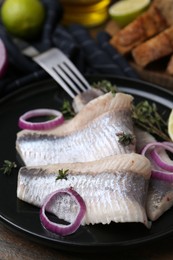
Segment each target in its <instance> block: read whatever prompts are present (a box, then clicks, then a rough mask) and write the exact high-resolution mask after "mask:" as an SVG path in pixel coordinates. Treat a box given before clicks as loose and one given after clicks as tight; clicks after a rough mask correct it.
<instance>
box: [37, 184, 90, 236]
mask: <svg viewBox="0 0 173 260" xmlns="http://www.w3.org/2000/svg"><path fill="white" fill-rule="evenodd" d="M65 193H66V194H69V195H70V196H71V197H72V198H73V199H74V200H75V202H76V204H77V205H78V206H79V211H78V213H77V215H76V218H75V220H74V222H73V223H70V224H69V225H63V224H57V223H55V222H52V221H50V220H49V219H48V217H47V216H46V213H45V212H46V210H47V208H49V206H50V205H51V204H52V203H53V202H54V200H55V198H56V196H58V195H60V194H65ZM85 212H86V205H85V202H84V200H83V199H82V197H81V196H80V195H79V194H78V193H77V192H76V191H75V190H73V189H72V188H67V189H60V190H57V191H55V192H52V193H51V194H50V195H49V196H48V197H47V198H46V200H45V202H44V204H43V206H42V207H41V210H40V220H41V222H42V224H43V226H44V227H45V228H46V229H47V230H49V231H51V232H53V233H56V234H59V235H62V236H66V235H70V234H72V233H74V232H75V231H76V230H77V229H78V228H79V226H80V224H81V221H82V219H83V217H84V215H85Z"/></svg>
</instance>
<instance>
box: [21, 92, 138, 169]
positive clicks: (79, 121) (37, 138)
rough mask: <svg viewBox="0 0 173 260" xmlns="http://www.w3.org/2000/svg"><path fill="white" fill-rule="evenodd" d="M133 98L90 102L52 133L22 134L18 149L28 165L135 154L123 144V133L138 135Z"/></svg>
mask: <svg viewBox="0 0 173 260" xmlns="http://www.w3.org/2000/svg"><path fill="white" fill-rule="evenodd" d="M132 100H133V97H132V96H131V95H127V94H123V93H118V94H116V95H115V96H114V95H112V94H111V93H108V94H105V95H103V96H100V97H98V98H96V99H94V100H92V101H90V102H89V103H88V104H87V105H86V106H85V107H84V108H83V109H82V110H81V111H80V112H79V113H78V114H77V115H76V116H75V117H74V119H72V120H71V121H70V122H69V123H66V124H64V126H63V125H62V126H61V127H60V128H59V129H58V127H57V128H56V129H54V130H51V131H42V132H41V131H21V132H19V133H18V135H17V140H16V149H17V151H18V154H19V155H20V157H21V159H22V161H23V162H24V164H25V165H27V166H36V165H46V164H55V163H64V162H66V163H68V162H69V163H72V162H78V161H79V162H85V161H94V160H99V159H101V158H104V157H106V156H110V155H115V154H122V153H131V152H134V151H135V144H136V143H135V138H134V141H133V143H131V144H129V145H123V144H122V143H120V142H119V134H121V133H125V134H130V135H132V136H134V132H133V121H132V117H131V110H132Z"/></svg>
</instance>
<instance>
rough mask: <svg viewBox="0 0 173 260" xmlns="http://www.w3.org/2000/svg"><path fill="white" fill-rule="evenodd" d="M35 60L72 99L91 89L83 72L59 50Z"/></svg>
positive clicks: (46, 53)
mask: <svg viewBox="0 0 173 260" xmlns="http://www.w3.org/2000/svg"><path fill="white" fill-rule="evenodd" d="M33 60H34V61H35V62H36V63H37V64H39V65H40V66H41V67H42V68H43V69H44V70H45V71H47V72H48V73H49V74H50V75H51V76H52V78H54V79H55V81H57V82H58V84H59V85H60V86H61V87H62V88H63V89H64V90H65V91H66V92H67V93H68V94H69V95H70V96H71V97H72V98H74V97H75V96H76V95H77V94H80V93H81V92H85V91H86V90H88V89H90V88H91V86H90V84H89V83H88V82H87V80H86V79H85V78H84V76H83V75H82V74H81V72H80V71H79V70H78V69H77V68H76V67H75V65H74V64H73V63H72V62H71V61H70V60H69V58H68V57H67V56H66V55H65V54H64V53H63V52H62V51H60V50H59V49H57V48H52V49H49V50H48V51H45V52H44V53H41V54H39V55H38V56H36V57H34V58H33Z"/></svg>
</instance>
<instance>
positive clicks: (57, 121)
mask: <svg viewBox="0 0 173 260" xmlns="http://www.w3.org/2000/svg"><path fill="white" fill-rule="evenodd" d="M38 116H55V118H54V119H51V120H48V121H44V122H39V123H38V122H36V123H35V122H29V121H27V119H29V118H32V117H38ZM63 122H64V117H63V115H62V113H61V112H60V111H58V110H54V109H46V108H43V109H34V110H30V111H28V112H26V113H24V114H23V115H22V116H20V118H19V122H18V126H19V127H20V128H22V129H29V130H47V129H51V128H54V127H56V126H59V125H61V124H62V123H63Z"/></svg>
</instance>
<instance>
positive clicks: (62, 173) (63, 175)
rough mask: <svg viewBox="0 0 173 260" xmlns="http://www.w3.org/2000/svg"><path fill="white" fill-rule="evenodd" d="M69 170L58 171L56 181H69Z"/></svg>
mask: <svg viewBox="0 0 173 260" xmlns="http://www.w3.org/2000/svg"><path fill="white" fill-rule="evenodd" d="M68 171H69V170H68V169H67V170H64V169H61V170H59V171H58V176H57V177H56V181H57V180H62V179H65V180H67V176H68V173H67V172H68Z"/></svg>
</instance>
